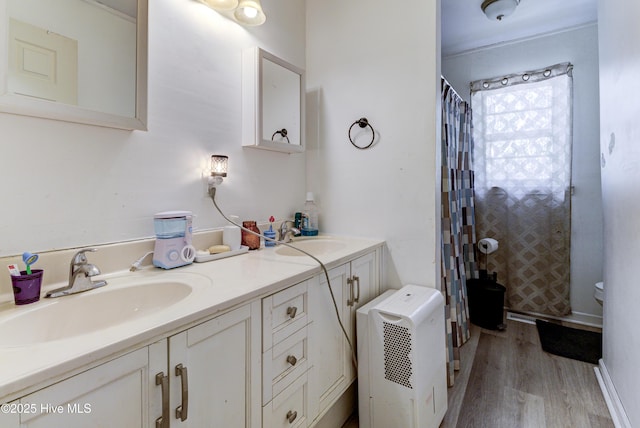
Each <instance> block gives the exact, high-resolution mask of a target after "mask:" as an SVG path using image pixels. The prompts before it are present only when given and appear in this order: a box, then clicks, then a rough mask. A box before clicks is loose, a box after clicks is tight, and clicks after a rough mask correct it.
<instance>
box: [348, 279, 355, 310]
mask: <svg viewBox="0 0 640 428" xmlns="http://www.w3.org/2000/svg"><path fill="white" fill-rule="evenodd" d="M347 285H348V286H349V298H348V299H347V306H353V303H354V299H353V278H347Z"/></svg>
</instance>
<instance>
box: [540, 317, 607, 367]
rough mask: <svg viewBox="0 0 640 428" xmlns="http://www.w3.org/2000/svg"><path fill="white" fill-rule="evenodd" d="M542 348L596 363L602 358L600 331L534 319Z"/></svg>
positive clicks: (574, 358)
mask: <svg viewBox="0 0 640 428" xmlns="http://www.w3.org/2000/svg"><path fill="white" fill-rule="evenodd" d="M536 327H538V335H539V336H540V343H541V344H542V349H543V350H544V351H546V352H548V353H550V354H554V355H560V356H561V357H566V358H571V359H573V360H579V361H584V362H586V363H591V364H598V360H599V359H600V358H602V333H597V332H595V331H586V330H579V329H577V328H570V327H565V326H563V325H560V324H555V323H551V322H547V321H541V320H536Z"/></svg>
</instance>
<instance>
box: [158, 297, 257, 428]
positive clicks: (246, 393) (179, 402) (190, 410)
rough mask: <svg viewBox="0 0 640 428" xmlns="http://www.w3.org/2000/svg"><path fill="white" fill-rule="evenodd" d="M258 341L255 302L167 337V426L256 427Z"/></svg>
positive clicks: (197, 427)
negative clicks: (168, 388) (169, 392)
mask: <svg viewBox="0 0 640 428" xmlns="http://www.w3.org/2000/svg"><path fill="white" fill-rule="evenodd" d="M260 338H261V334H260V302H258V301H256V302H253V303H250V304H247V305H245V306H242V307H240V308H238V309H235V310H233V311H231V312H228V313H226V314H224V315H221V316H219V317H217V318H214V319H212V320H210V321H207V322H205V323H202V324H200V325H197V326H195V327H193V328H190V329H189V330H187V331H185V332H182V333H180V334H177V335H175V336H172V337H170V338H169V371H170V375H171V377H170V385H171V387H170V389H171V394H170V395H171V404H170V414H171V426H176V427H177V426H180V427H196V428H200V427H205V426H206V427H212V428H213V427H221V428H233V427H259V426H260V420H261V406H260V401H261V400H260V395H261V394H260V392H261V386H260V378H261V376H260V355H261V349H260V342H261V340H260ZM185 413H186V414H185ZM179 417H180V418H179ZM182 418H185V419H184V421H182Z"/></svg>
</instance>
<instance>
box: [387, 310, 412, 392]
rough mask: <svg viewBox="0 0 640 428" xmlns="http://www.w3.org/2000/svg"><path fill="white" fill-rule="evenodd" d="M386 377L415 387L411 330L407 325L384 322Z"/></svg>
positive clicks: (405, 385)
mask: <svg viewBox="0 0 640 428" xmlns="http://www.w3.org/2000/svg"><path fill="white" fill-rule="evenodd" d="M383 331H384V378H385V379H387V380H390V381H391V382H395V383H397V384H399V385H402V386H404V387H407V388H409V389H413V386H411V376H412V375H413V367H412V366H411V357H410V355H411V343H412V340H411V332H410V331H409V329H408V328H406V327H401V326H397V325H394V324H389V323H387V322H383Z"/></svg>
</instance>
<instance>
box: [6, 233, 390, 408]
mask: <svg viewBox="0 0 640 428" xmlns="http://www.w3.org/2000/svg"><path fill="white" fill-rule="evenodd" d="M311 240H316V243H317V244H320V245H319V246H318V247H317V248H318V249H320V250H322V251H318V252H317V253H316V252H315V251H314V250H313V249H312V250H311V253H312V254H314V253H315V254H314V255H315V256H316V257H317V258H318V259H320V260H321V261H322V262H323V263H324V264H325V265H326V267H327V269H331V268H333V267H336V266H339V265H341V264H343V263H345V262H347V261H349V260H351V259H353V258H355V257H358V256H360V255H364V254H366V253H368V252H371V251H373V250H375V249H376V248H379V247H381V246H382V245H383V244H384V241H382V240H373V239H363V238H351V237H349V238H346V237H337V236H320V237H318V238H310V239H308V240H305V241H300V242H309V241H311ZM293 244H294V245H296V242H293ZM324 244H328V245H326V246H325V245H324ZM309 248H313V246H311V247H309ZM292 251H294V250H290V249H289V248H288V247H285V246H277V247H268V248H261V249H260V250H256V251H250V252H248V253H245V254H240V255H238V256H233V257H228V258H223V259H219V260H215V261H211V262H207V263H194V264H192V265H189V266H184V267H181V268H176V269H172V270H162V269H158V268H154V267H150V266H149V267H145V268H143V269H140V270H138V271H135V272H129V271H120V272H113V273H109V274H105V275H101V276H100V277H101V278H102V279H106V280H107V282H108V284H107V286H105V287H102V288H99V289H95V290H91V291H87V292H84V293H80V294H76V295H72V296H66V297H59V298H55V299H45V298H42V299H40V301H39V302H36V303H32V304H29V305H24V306H16V305H15V304H14V303H13V302H12V301H11V302H8V301H5V302H3V303H1V304H0V329H1V331H2V333H0V365H2V367H3V369H2V370H0V403H4V402H8V401H11V400H14V399H16V398H19V397H21V396H24V395H25V394H28V393H30V392H33V391H35V390H37V389H40V388H42V387H44V386H46V385H48V384H50V383H53V382H56V381H58V380H61V379H63V378H66V377H68V376H71V375H74V374H77V373H79V372H82V371H84V370H86V369H87V368H88V367H90V366H93V365H95V364H99V363H102V362H106V361H108V360H109V359H112V358H114V357H115V356H117V355H120V354H123V353H126V352H128V351H132V350H134V349H137V348H140V347H142V346H146V345H149V344H151V343H154V342H156V341H158V340H162V339H165V338H167V337H169V336H171V335H173V334H176V333H178V332H180V331H183V330H185V329H187V328H189V327H191V326H194V325H197V324H199V323H200V322H202V321H204V320H206V319H208V318H211V317H213V316H215V315H216V314H219V313H222V312H224V311H227V310H229V309H232V308H233V307H236V306H238V305H240V304H243V303H247V302H249V301H252V300H255V299H258V298H261V297H264V296H267V295H269V294H272V293H273V292H275V291H278V290H280V289H282V288H285V287H287V286H290V285H294V284H296V283H298V282H301V281H304V280H306V279H308V278H310V277H312V276H314V275H317V274H319V273H321V272H322V269H321V267H320V265H319V264H318V263H317V262H316V261H314V260H313V259H311V258H310V257H307V256H304V255H302V254H301V253H293V252H292ZM61 285H64V284H57V285H52V286H51V287H50V288H55V286H57V287H60V286H61ZM44 294H45V291H43V293H42V295H44Z"/></svg>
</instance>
